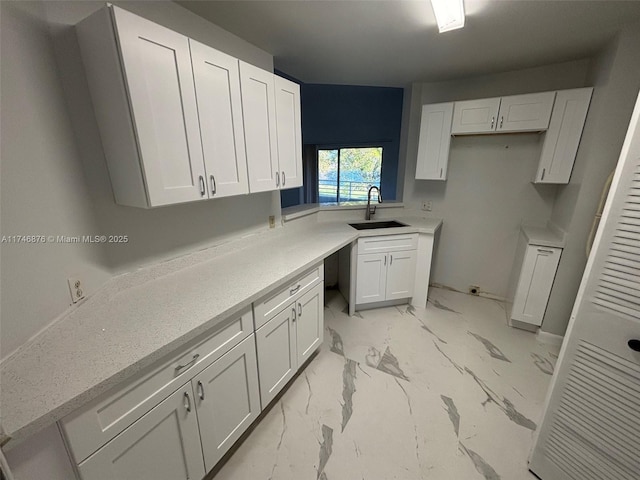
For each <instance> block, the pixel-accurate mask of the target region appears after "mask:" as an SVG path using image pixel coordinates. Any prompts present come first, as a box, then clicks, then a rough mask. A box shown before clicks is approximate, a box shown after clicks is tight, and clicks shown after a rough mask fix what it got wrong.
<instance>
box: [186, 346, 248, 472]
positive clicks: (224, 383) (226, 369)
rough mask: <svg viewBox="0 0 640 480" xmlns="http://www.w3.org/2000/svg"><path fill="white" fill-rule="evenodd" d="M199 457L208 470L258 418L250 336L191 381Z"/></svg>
mask: <svg viewBox="0 0 640 480" xmlns="http://www.w3.org/2000/svg"><path fill="white" fill-rule="evenodd" d="M192 385H193V388H194V390H195V393H196V397H197V399H196V406H197V411H198V422H199V424H200V437H201V438H202V453H203V454H204V463H205V467H206V470H207V471H209V470H211V469H212V468H213V467H214V466H215V464H216V463H218V461H219V460H220V458H222V456H223V455H224V454H225V452H227V450H229V448H230V447H231V446H232V445H233V444H234V443H235V441H236V440H238V438H240V435H242V433H243V432H244V431H245V430H246V429H247V428H248V427H249V425H251V423H253V421H254V420H255V419H256V418H257V417H258V415H259V414H260V394H259V392H258V370H257V363H256V345H255V338H254V336H253V335H251V336H249V337H247V338H246V339H244V340H243V341H242V342H241V343H240V344H238V345H236V346H235V347H234V348H233V349H231V351H229V352H227V353H225V354H224V355H223V356H222V357H221V358H220V359H218V360H216V361H215V362H214V363H213V364H212V365H210V366H209V367H207V368H206V369H205V370H203V371H202V372H201V373H200V374H199V375H197V376H196V377H194V378H193V380H192Z"/></svg>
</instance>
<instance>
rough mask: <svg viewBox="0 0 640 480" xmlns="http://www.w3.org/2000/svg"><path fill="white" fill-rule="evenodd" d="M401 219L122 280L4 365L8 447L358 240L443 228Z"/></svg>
mask: <svg viewBox="0 0 640 480" xmlns="http://www.w3.org/2000/svg"><path fill="white" fill-rule="evenodd" d="M398 220H399V221H402V222H403V223H407V224H409V225H410V226H407V227H400V228H389V229H384V230H362V231H357V230H355V229H353V228H352V227H350V226H349V225H348V224H347V223H345V222H305V223H304V225H295V224H293V225H287V226H286V227H282V228H277V229H274V230H269V231H263V232H260V233H256V234H252V235H248V236H246V237H242V238H238V239H236V240H234V241H232V242H227V243H224V244H222V245H219V246H215V247H211V248H208V249H206V250H202V251H199V252H194V253H192V254H190V255H185V256H183V257H179V258H176V259H173V260H170V261H167V262H163V263H160V264H157V265H152V266H148V267H145V268H142V269H140V270H137V271H134V272H131V273H127V274H124V275H120V276H118V277H114V278H113V279H112V280H110V281H109V282H108V283H107V284H106V285H105V286H103V287H102V288H101V289H100V290H99V291H98V292H96V293H95V294H94V295H92V296H91V297H89V298H88V299H86V300H85V301H84V302H82V303H80V304H79V305H77V306H75V307H72V308H71V309H70V310H68V311H67V312H65V313H64V314H63V315H62V316H61V317H60V318H59V319H58V320H57V321H56V322H55V323H53V324H52V326H51V327H49V328H48V329H47V330H45V331H44V332H42V333H41V334H40V335H38V336H37V337H35V338H34V339H33V340H31V341H30V342H29V343H27V344H25V345H24V346H23V347H21V348H20V349H19V350H18V351H16V352H15V353H14V354H13V355H12V356H11V357H9V358H8V359H6V360H5V361H4V362H3V363H2V365H1V366H0V375H1V377H0V382H1V384H2V391H1V397H0V399H1V404H2V418H1V425H0V427H1V428H0V432H1V431H3V438H0V444H3V443H5V442H6V441H7V440H8V439H11V440H12V443H13V440H15V441H18V440H21V439H24V438H26V437H27V436H29V435H32V434H34V433H36V432H38V431H39V430H41V429H43V428H45V427H47V426H48V425H51V424H52V423H54V422H56V421H57V420H59V419H60V418H62V417H64V416H65V415H67V414H69V413H71V412H72V411H74V410H75V409H77V408H79V407H80V406H82V405H84V404H85V403H87V402H89V401H91V400H93V399H94V398H96V397H98V396H99V395H101V394H102V393H104V392H106V391H107V390H109V389H110V388H112V387H114V386H116V385H117V384H119V383H120V382H122V381H124V380H126V379H127V378H130V377H131V376H132V375H134V374H135V373H136V372H139V371H140V370H142V369H144V368H146V367H148V366H149V365H151V364H153V363H154V362H156V361H157V360H159V359H161V358H162V357H164V356H166V355H168V354H170V353H171V352H173V351H174V350H176V349H178V348H180V347H181V346H183V345H185V344H186V343H188V342H189V341H191V340H193V339H194V338H196V337H198V336H199V335H201V334H203V333H204V332H206V331H208V330H210V329H211V328H213V327H215V326H216V325H217V324H218V323H219V322H221V321H223V320H225V319H227V318H229V317H230V316H232V315H234V314H236V313H238V312H239V311H240V310H242V309H243V308H245V307H247V306H248V305H250V304H251V303H252V302H254V301H256V300H258V299H259V298H260V297H262V296H263V295H265V294H267V293H268V292H269V291H271V290H272V289H274V288H278V287H279V286H281V285H285V284H286V283H287V282H289V281H291V280H292V279H293V278H294V277H296V276H297V275H299V274H301V273H303V272H304V271H305V270H306V269H308V268H310V267H312V266H313V265H314V264H317V263H319V262H320V261H322V260H323V259H324V258H326V257H327V256H329V255H331V254H332V253H334V252H336V251H338V250H339V249H340V248H342V247H344V246H346V245H348V244H350V243H352V242H353V241H354V240H356V239H357V238H358V237H361V236H372V235H391V234H406V233H413V232H419V233H427V234H434V233H435V232H437V230H438V229H439V228H440V226H441V224H442V220H441V219H434V218H431V219H424V218H418V217H401V216H399V217H398Z"/></svg>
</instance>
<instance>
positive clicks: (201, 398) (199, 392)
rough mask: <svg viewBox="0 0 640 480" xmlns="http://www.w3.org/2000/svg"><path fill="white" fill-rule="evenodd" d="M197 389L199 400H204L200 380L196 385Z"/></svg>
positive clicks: (202, 386)
mask: <svg viewBox="0 0 640 480" xmlns="http://www.w3.org/2000/svg"><path fill="white" fill-rule="evenodd" d="M197 387H198V388H197V390H198V396H199V397H200V400H204V385H202V382H201V381H200V380H198V385H197Z"/></svg>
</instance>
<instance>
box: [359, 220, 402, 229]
mask: <svg viewBox="0 0 640 480" xmlns="http://www.w3.org/2000/svg"><path fill="white" fill-rule="evenodd" d="M349 225H351V226H352V227H353V228H355V229H356V230H371V229H374V228H397V227H407V226H408V225H407V224H406V223H400V222H396V221H395V220H386V221H381V222H364V223H350V224H349Z"/></svg>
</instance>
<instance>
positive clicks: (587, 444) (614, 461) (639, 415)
mask: <svg viewBox="0 0 640 480" xmlns="http://www.w3.org/2000/svg"><path fill="white" fill-rule="evenodd" d="M585 389H586V390H585ZM638 392H640V367H639V366H638V365H636V364H634V363H631V362H629V361H627V360H625V359H623V358H621V357H618V356H617V355H614V354H612V353H611V352H608V351H606V350H603V349H601V348H599V347H596V346H595V345H592V344H590V343H588V342H585V341H581V342H580V344H579V345H578V348H577V351H576V361H575V362H574V363H573V364H572V366H571V370H570V372H569V375H568V377H567V383H566V388H565V390H564V392H563V395H562V398H561V400H560V405H559V407H558V409H557V411H556V414H555V415H554V417H553V424H552V426H551V432H550V435H549V440H548V443H547V446H546V447H545V450H546V454H547V455H548V458H549V459H550V460H551V461H552V462H553V463H554V464H556V466H557V467H558V468H559V469H561V470H562V471H563V472H565V473H566V474H567V475H568V476H569V478H572V479H573V478H580V479H583V478H596V479H611V480H636V479H637V472H639V471H640V456H639V455H638V453H637V452H638V451H640V439H639V438H638V436H637V433H635V432H636V431H637V430H636V428H637V423H638V419H640V395H638ZM625 423H626V426H625ZM585 466H588V469H587V468H585ZM576 472H580V473H579V476H575V474H576Z"/></svg>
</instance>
